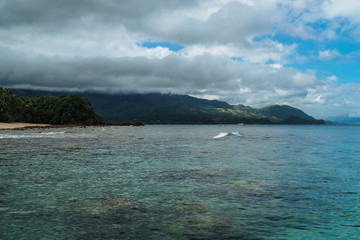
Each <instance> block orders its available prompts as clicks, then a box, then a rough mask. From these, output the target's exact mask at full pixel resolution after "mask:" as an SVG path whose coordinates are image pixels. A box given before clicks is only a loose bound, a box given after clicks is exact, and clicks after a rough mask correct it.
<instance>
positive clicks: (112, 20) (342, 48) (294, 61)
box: [0, 0, 360, 118]
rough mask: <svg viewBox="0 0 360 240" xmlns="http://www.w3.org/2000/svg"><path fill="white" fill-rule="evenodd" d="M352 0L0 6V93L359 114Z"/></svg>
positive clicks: (358, 6)
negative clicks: (154, 98) (195, 100)
mask: <svg viewBox="0 0 360 240" xmlns="http://www.w3.org/2000/svg"><path fill="white" fill-rule="evenodd" d="M359 12H360V1H353V0H77V1H73V0H61V1H54V0H0V86H1V87H9V88H23V89H39V90H59V91H64V90H65V91H93V92H108V93H117V92H121V93H124V92H140V93H146V92H161V93H173V94H188V95H191V96H195V97H199V98H206V99H217V100H222V101H226V102H228V103H230V104H244V105H248V106H251V107H264V106H267V105H273V104H280V105H285V104H286V105H291V106H293V107H297V108H301V109H302V110H304V111H305V112H306V113H308V114H310V115H312V116H314V117H317V118H326V117H329V116H337V115H348V116H352V117H357V116H360V14H359Z"/></svg>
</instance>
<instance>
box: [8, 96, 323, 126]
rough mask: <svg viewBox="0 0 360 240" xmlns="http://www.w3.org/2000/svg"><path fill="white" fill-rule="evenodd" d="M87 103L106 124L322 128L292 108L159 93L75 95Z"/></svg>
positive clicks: (314, 120)
mask: <svg viewBox="0 0 360 240" xmlns="http://www.w3.org/2000/svg"><path fill="white" fill-rule="evenodd" d="M13 91H14V92H15V93H16V94H18V95H20V96H24V97H35V96H42V95H46V94H49V93H50V94H51V95H53V96H61V95H66V96H69V95H70V94H71V93H69V92H47V91H36V90H25V89H14V90H13ZM77 94H79V95H81V96H82V97H85V98H86V99H88V100H89V102H90V103H91V105H92V106H93V107H94V110H95V111H96V112H97V113H98V114H100V115H101V116H103V117H104V120H105V121H106V122H143V123H146V124H237V123H244V124H323V123H324V121H322V120H316V119H314V118H313V117H311V116H309V115H307V114H306V113H304V112H303V111H302V110H300V109H297V108H294V107H291V106H286V105H283V106H279V105H271V106H267V107H263V108H252V107H249V106H244V105H241V104H238V105H230V104H228V103H226V102H222V101H218V100H206V99H199V98H195V97H192V96H188V95H177V94H161V93H117V94H110V93H91V92H79V93H77Z"/></svg>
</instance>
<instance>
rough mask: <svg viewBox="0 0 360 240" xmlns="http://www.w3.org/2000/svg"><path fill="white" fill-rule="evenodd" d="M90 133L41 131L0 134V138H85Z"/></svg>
mask: <svg viewBox="0 0 360 240" xmlns="http://www.w3.org/2000/svg"><path fill="white" fill-rule="evenodd" d="M91 136H92V135H90V134H81V133H80V134H73V133H69V134H67V133H65V131H61V132H41V133H28V134H0V139H17V138H87V137H91Z"/></svg>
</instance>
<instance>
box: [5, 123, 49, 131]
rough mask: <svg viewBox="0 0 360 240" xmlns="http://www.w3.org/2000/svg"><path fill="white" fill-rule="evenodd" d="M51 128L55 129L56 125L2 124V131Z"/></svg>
mask: <svg viewBox="0 0 360 240" xmlns="http://www.w3.org/2000/svg"><path fill="white" fill-rule="evenodd" d="M51 127H54V125H51V124H43V123H22V122H15V123H5V122H0V130H21V129H26V128H51Z"/></svg>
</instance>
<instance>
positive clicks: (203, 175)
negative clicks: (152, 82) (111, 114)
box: [0, 125, 360, 239]
mask: <svg viewBox="0 0 360 240" xmlns="http://www.w3.org/2000/svg"><path fill="white" fill-rule="evenodd" d="M216 136H217V138H214V137H216ZM359 156H360V127H356V126H264V125H259V126H255V125H254V126H246V125H245V126H237V125H225V126H215V125H210V126H192V125H189V126H180V125H179V126H173V125H170V126H158V125H156V126H145V127H105V128H102V127H97V128H72V129H70V128H69V129H47V130H26V131H1V132H0V180H1V181H0V239H359V238H360V209H359V206H360V195H359V193H360V174H359V170H360V169H359V167H360V161H359V160H360V158H359Z"/></svg>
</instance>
